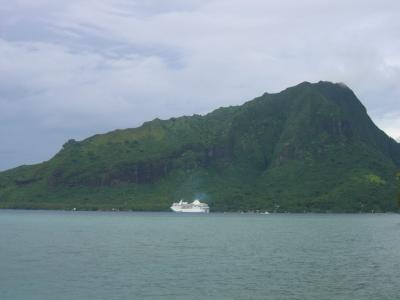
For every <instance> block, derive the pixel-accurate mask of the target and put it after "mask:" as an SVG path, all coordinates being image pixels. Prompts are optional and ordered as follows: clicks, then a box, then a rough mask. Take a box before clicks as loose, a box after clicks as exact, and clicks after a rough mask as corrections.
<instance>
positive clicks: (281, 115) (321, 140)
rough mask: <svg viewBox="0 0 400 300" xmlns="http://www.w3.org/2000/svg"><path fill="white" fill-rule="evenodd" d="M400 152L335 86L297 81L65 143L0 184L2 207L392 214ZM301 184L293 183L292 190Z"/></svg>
mask: <svg viewBox="0 0 400 300" xmlns="http://www.w3.org/2000/svg"><path fill="white" fill-rule="evenodd" d="M399 167H400V145H399V144H398V143H397V142H395V141H394V140H393V139H391V138H390V137H388V136H387V135H386V134H385V133H384V132H383V131H382V130H380V129H379V128H378V127H377V126H376V125H375V124H374V123H373V122H372V120H371V119H370V118H369V116H368V114H367V111H366V109H365V107H364V106H363V105H362V103H361V102H360V101H359V100H358V98H357V97H356V95H355V94H354V93H353V91H352V90H351V89H350V88H348V87H347V86H346V85H344V84H333V83H330V82H325V81H320V82H318V83H309V82H302V83H300V84H298V85H296V86H293V87H289V88H287V89H285V90H283V91H281V92H279V93H273V94H270V93H264V94H263V95H262V96H260V97H257V98H255V99H253V100H250V101H247V102H245V103H244V104H243V105H239V106H230V107H224V108H219V109H216V110H214V111H212V112H210V113H208V114H206V115H203V116H200V115H193V116H190V117H188V116H183V117H179V118H170V119H168V120H160V119H154V120H153V121H149V122H144V123H143V125H142V126H140V127H137V128H129V129H122V130H114V131H111V132H108V133H104V134H97V135H94V136H91V137H89V138H87V139H84V140H82V141H79V142H77V141H74V140H70V141H68V142H67V143H65V144H64V145H63V149H62V150H61V151H59V152H58V153H57V154H56V155H55V156H54V157H53V158H52V159H50V160H49V161H47V162H44V163H41V164H37V165H33V166H22V167H19V168H16V169H12V170H8V171H5V172H1V173H0V207H15V208H65V209H69V208H71V207H78V208H82V209H110V208H111V207H117V208H119V209H135V210H166V209H168V206H169V204H170V203H171V202H172V201H173V200H176V199H179V198H186V199H189V198H193V197H195V196H199V197H200V198H202V200H205V201H208V202H210V205H211V208H212V209H213V210H217V211H237V210H257V209H268V210H274V211H295V212H298V211H321V212H323V211H337V212H347V211H349V212H350V211H371V210H374V211H395V210H396V209H397V208H396V205H395V200H394V199H395V196H394V195H395V191H396V187H395V175H394V174H395V173H396V170H397V169H398V168H399ZM299 178H301V180H300V179H299Z"/></svg>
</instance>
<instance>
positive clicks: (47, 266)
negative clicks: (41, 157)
mask: <svg viewBox="0 0 400 300" xmlns="http://www.w3.org/2000/svg"><path fill="white" fill-rule="evenodd" d="M0 299H24V300H26V299H41V300H44V299H52V300H53V299H400V215H397V214H344V215H337V214H270V215H256V214H217V213H215V214H213V213H211V214H209V215H186V214H174V213H134V212H63V211H22V210H21V211H14V210H0Z"/></svg>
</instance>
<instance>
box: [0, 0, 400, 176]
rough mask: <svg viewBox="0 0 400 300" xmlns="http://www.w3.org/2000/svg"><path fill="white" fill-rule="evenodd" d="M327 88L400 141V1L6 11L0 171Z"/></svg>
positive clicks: (160, 2)
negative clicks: (280, 95)
mask: <svg viewBox="0 0 400 300" xmlns="http://www.w3.org/2000/svg"><path fill="white" fill-rule="evenodd" d="M319 80H329V81H334V82H344V83H346V84H347V85H348V86H349V87H350V88H352V89H353V90H354V91H355V93H356V94H357V96H358V97H359V98H360V100H361V101H362V102H363V103H364V105H365V106H366V107H367V109H368V112H369V114H370V116H371V117H372V118H373V120H374V121H375V123H376V124H377V125H378V126H379V127H380V128H381V129H383V130H385V131H386V133H387V134H389V135H391V136H392V137H394V138H397V137H400V1H398V0H392V1H389V0H379V1H378V0H376V1H368V0H352V1H348V0H334V1H317V0H315V1H311V0H280V1H267V0H240V1H239V0H193V1H190V0H172V1H167V0H141V1H134V0H101V1H100V0H92V1H91V0H57V1H56V0H13V1H5V0H0V141H1V142H0V170H4V169H7V168H11V167H15V166H17V165H21V164H31V163H36V162H41V161H43V160H47V159H49V158H50V157H52V156H53V155H54V154H55V153H56V152H57V151H58V150H59V149H60V148H61V145H62V144H63V143H64V142H65V141H66V140H68V139H70V138H74V139H83V138H85V137H88V136H90V135H93V134H95V133H101V132H106V131H109V130H113V129H116V128H126V127H136V126H138V125H140V124H141V123H142V122H143V121H146V120H151V119H153V118H155V117H160V118H169V117H172V116H181V115H184V114H186V115H191V114H194V113H200V114H203V113H207V112H209V111H211V110H213V109H215V108H218V107H220V106H227V105H236V104H241V103H243V102H245V101H247V100H250V99H252V98H254V97H256V96H259V95H261V94H262V93H264V92H278V91H280V90H282V89H284V88H286V87H288V86H291V85H295V84H298V83H300V82H302V81H311V82H316V81H319Z"/></svg>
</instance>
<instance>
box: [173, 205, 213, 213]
mask: <svg viewBox="0 0 400 300" xmlns="http://www.w3.org/2000/svg"><path fill="white" fill-rule="evenodd" d="M171 210H172V211H173V212H177V213H203V214H208V213H209V212H210V210H209V209H206V208H199V207H193V208H178V207H173V206H171Z"/></svg>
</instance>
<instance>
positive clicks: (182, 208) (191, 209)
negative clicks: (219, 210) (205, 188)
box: [171, 200, 210, 214]
mask: <svg viewBox="0 0 400 300" xmlns="http://www.w3.org/2000/svg"><path fill="white" fill-rule="evenodd" d="M171 209H172V210H173V211H174V212H185V213H186V212H187V213H206V214H207V213H209V212H210V208H209V207H208V205H207V203H201V202H200V201H199V200H194V201H193V202H192V203H188V202H183V201H182V200H181V201H179V202H175V203H172V206H171Z"/></svg>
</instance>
